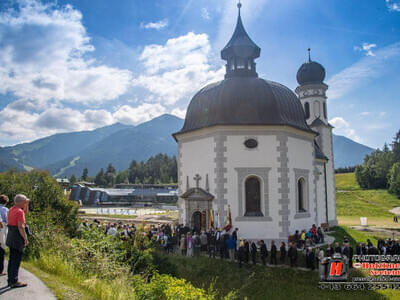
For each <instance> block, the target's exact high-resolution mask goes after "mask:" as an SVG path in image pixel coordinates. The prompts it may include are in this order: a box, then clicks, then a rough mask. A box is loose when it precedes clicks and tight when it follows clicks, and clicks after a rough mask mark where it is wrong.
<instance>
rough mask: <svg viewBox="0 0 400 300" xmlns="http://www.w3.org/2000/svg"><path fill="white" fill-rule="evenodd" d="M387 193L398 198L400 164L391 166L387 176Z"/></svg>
mask: <svg viewBox="0 0 400 300" xmlns="http://www.w3.org/2000/svg"><path fill="white" fill-rule="evenodd" d="M388 183H389V193H392V194H395V195H396V196H397V197H399V198H400V162H397V163H395V164H393V166H392V167H391V168H390V171H389V175H388Z"/></svg>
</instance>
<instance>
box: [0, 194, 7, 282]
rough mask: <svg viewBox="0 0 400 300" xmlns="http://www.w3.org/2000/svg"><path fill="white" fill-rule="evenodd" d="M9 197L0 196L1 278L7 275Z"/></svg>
mask: <svg viewBox="0 0 400 300" xmlns="http://www.w3.org/2000/svg"><path fill="white" fill-rule="evenodd" d="M7 203H8V197H7V196H6V195H0V276H5V275H7V274H6V273H4V256H5V254H6V238H7V224H8V216H7V215H8V208H7V207H6V205H7Z"/></svg>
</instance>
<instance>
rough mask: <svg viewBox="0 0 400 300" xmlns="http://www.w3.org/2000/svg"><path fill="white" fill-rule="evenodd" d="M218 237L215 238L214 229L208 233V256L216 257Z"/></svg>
mask: <svg viewBox="0 0 400 300" xmlns="http://www.w3.org/2000/svg"><path fill="white" fill-rule="evenodd" d="M215 244H216V239H215V233H214V231H211V232H210V234H209V235H208V257H210V258H211V257H212V258H215V252H216V245H215Z"/></svg>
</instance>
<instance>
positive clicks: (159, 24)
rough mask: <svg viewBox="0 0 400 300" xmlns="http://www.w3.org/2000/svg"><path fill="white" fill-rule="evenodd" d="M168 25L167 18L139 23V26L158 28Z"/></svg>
mask: <svg viewBox="0 0 400 300" xmlns="http://www.w3.org/2000/svg"><path fill="white" fill-rule="evenodd" d="M167 26H168V19H164V20H160V21H158V22H149V23H147V24H144V23H140V27H141V28H145V29H156V30H160V29H163V28H165V27H167Z"/></svg>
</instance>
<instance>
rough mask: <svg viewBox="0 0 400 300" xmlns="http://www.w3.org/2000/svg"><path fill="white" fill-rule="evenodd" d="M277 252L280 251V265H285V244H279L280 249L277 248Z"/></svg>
mask: <svg viewBox="0 0 400 300" xmlns="http://www.w3.org/2000/svg"><path fill="white" fill-rule="evenodd" d="M279 251H280V261H281V264H285V263H286V244H285V242H282V243H281V247H280V248H279Z"/></svg>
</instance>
